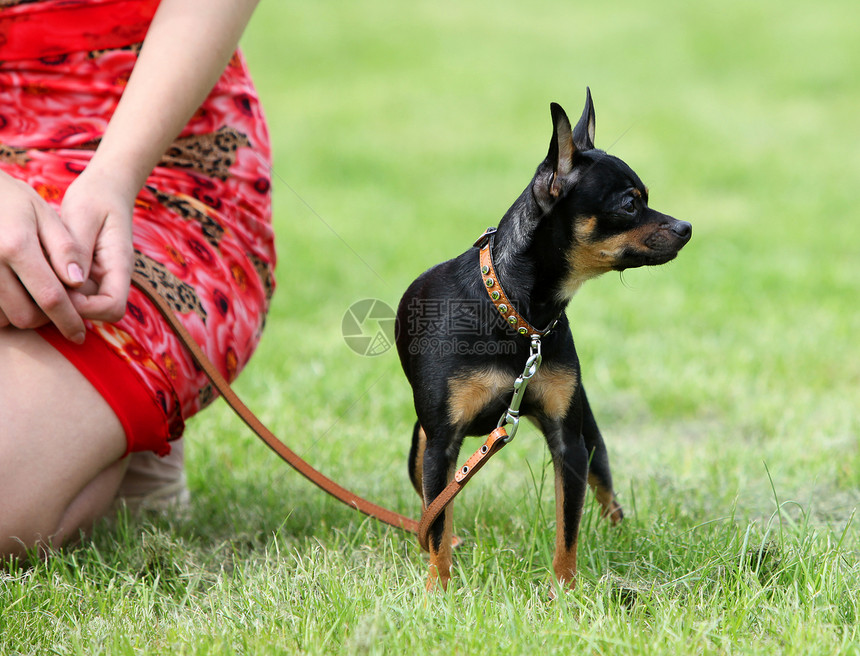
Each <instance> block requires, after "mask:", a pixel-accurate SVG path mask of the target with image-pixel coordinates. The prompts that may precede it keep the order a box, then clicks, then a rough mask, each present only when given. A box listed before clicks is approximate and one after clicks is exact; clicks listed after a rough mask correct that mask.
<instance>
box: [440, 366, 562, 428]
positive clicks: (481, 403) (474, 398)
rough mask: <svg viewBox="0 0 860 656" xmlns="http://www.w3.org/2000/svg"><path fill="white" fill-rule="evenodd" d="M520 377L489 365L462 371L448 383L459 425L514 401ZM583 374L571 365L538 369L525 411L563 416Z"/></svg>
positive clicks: (450, 408) (451, 412)
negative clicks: (516, 385)
mask: <svg viewBox="0 0 860 656" xmlns="http://www.w3.org/2000/svg"><path fill="white" fill-rule="evenodd" d="M515 379H516V376H514V375H513V374H511V373H510V372H509V371H502V370H500V369H496V368H492V367H485V368H481V369H477V370H473V371H470V372H464V373H460V374H458V375H456V376H454V377H452V378H451V380H450V381H449V383H448V417H449V419H450V421H451V423H452V424H453V425H455V426H466V425H468V424H470V423H472V422H473V421H474V420H475V419H476V418H477V417H478V416H480V415H481V414H482V413H483V412H485V411H487V410H488V409H490V408H492V407H493V406H502V407H504V405H505V404H506V403H507V402H508V401H509V400H510V397H511V394H512V392H513V388H514V381H515ZM578 383H579V377H578V376H577V373H576V371H575V370H574V369H572V368H570V367H562V366H552V365H547V366H544V367H541V368H540V369H538V371H537V373H536V374H535V375H534V376H533V377H532V378H531V380H530V381H529V383H528V387H527V388H526V395H525V400H524V414H535V413H540V414H543V415H545V416H546V417H548V418H549V419H553V420H559V419H561V418H563V417H564V416H565V415H566V414H567V411H568V408H569V407H570V404H571V400H572V399H573V395H574V393H575V392H576V386H577V384H578Z"/></svg>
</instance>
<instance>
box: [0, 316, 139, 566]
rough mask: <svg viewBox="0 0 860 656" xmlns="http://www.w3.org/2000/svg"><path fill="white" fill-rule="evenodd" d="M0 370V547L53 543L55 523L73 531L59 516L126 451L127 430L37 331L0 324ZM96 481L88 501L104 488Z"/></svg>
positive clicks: (96, 502) (11, 549)
mask: <svg viewBox="0 0 860 656" xmlns="http://www.w3.org/2000/svg"><path fill="white" fill-rule="evenodd" d="M0 371H2V372H3V373H2V375H3V378H4V379H5V383H6V384H4V385H2V386H0V553H4V554H9V553H16V554H17V553H20V552H21V550H22V548H23V547H24V546H26V547H32V546H34V545H35V544H36V543H37V542H42V543H44V544H48V545H52V544H54V541H55V539H54V534H55V533H56V532H57V531H58V530H59V529H60V528H62V529H63V533H64V534H71V533H74V532H75V531H76V527H71V526H70V527H61V521H62V520H63V517H64V516H66V513H67V512H68V511H69V508H70V507H71V506H72V504H73V503H74V502H75V501H76V500H77V499H78V497H79V496H80V495H81V493H82V492H84V491H85V490H86V489H87V488H88V486H90V485H91V483H92V482H93V481H94V480H96V479H97V478H98V477H99V476H100V475H101V474H102V472H104V471H105V470H106V469H108V468H109V467H110V466H111V465H112V464H113V463H115V462H117V461H118V460H119V458H120V457H121V456H122V454H123V453H124V452H125V434H124V432H123V429H122V425H121V424H120V422H119V420H118V419H117V417H116V415H114V413H113V411H112V410H111V409H110V407H109V406H108V405H107V403H106V402H105V401H104V399H102V398H101V396H100V395H99V393H98V392H97V391H96V390H95V388H93V387H92V385H90V383H89V381H87V379H86V378H85V377H84V376H83V375H82V374H81V373H80V372H78V370H77V369H76V368H75V367H74V366H73V365H71V364H70V363H69V362H68V361H67V360H66V359H65V358H64V357H63V356H61V355H60V354H59V353H58V352H57V351H56V350H55V349H54V348H53V347H51V346H50V345H49V344H48V343H47V342H45V341H44V340H43V339H42V338H41V337H39V335H38V334H37V333H35V332H33V331H21V330H16V329H12V328H0ZM116 485H117V486H118V485H119V481H118V480H117V481H116ZM99 489H100V490H101V495H99V494H97V495H94V496H92V498H90V499H89V503H90V504H94V505H93V507H95V506H97V505H100V504H102V503H103V501H104V499H103V498H102V496H103V495H104V494H107V493H108V491H109V490H108V489H107V488H105V487H104V486H102V487H101V488H99ZM113 491H114V492H115V488H114V490H113ZM79 503H80V502H79ZM79 514H80V515H81V516H87V515H88V513H87V512H83V513H79Z"/></svg>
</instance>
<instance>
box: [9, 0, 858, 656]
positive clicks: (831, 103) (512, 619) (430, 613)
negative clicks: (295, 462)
mask: <svg viewBox="0 0 860 656" xmlns="http://www.w3.org/2000/svg"><path fill="white" fill-rule="evenodd" d="M577 4H578V3H576V4H575V3H562V2H547V1H546V0H537V1H535V2H530V3H517V2H508V1H504V0H503V1H500V2H495V3H484V2H475V1H474V0H462V1H461V2H457V3H439V2H425V1H423V0H419V1H418V2H410V3H402V2H392V1H390V0H389V1H385V0H371V1H369V2H363V3H342V2H335V1H332V0H316V1H315V2H308V3H282V2H266V3H262V4H261V5H260V7H259V9H258V11H257V14H256V15H255V17H254V19H253V22H252V24H251V26H250V28H249V30H248V32H247V34H246V36H245V38H244V41H243V47H244V50H245V53H246V56H247V59H248V61H249V63H250V65H251V68H252V70H253V71H254V72H255V79H256V81H257V84H258V89H259V91H260V94H261V96H262V99H263V102H264V105H265V107H266V108H267V114H268V118H269V122H270V127H271V133H272V139H273V145H274V151H275V164H274V175H275V179H274V203H275V213H276V223H277V230H278V246H279V253H280V261H279V267H278V271H277V278H278V291H277V293H276V297H275V302H274V307H273V308H272V312H271V314H270V317H269V321H268V327H267V332H266V334H265V337H264V339H263V342H262V343H261V345H260V348H259V351H258V354H257V356H256V358H255V359H254V360H253V361H252V363H251V364H250V366H249V367H248V368H247V369H246V371H245V372H244V373H243V375H242V376H241V377H240V379H239V382H238V384H237V386H236V388H237V391H238V392H239V393H240V395H242V396H243V397H244V398H245V400H246V402H247V403H248V404H249V405H250V406H251V407H252V408H253V409H254V410H255V411H257V412H258V413H259V415H260V417H261V418H262V419H263V421H264V422H266V423H267V424H268V425H269V426H270V427H271V428H272V429H273V430H274V431H275V432H276V433H277V434H279V435H280V436H281V437H282V438H283V439H284V440H285V441H287V442H288V443H289V444H290V445H291V446H292V447H293V448H294V449H295V450H296V451H298V452H299V453H300V454H301V455H303V456H304V457H306V458H307V459H308V460H309V461H311V462H312V463H313V464H314V465H315V466H317V467H319V468H320V469H321V470H322V471H323V472H325V473H326V474H327V475H329V476H331V477H332V478H334V479H336V480H337V481H339V482H341V483H342V484H343V485H345V486H346V487H348V488H350V489H353V490H355V491H356V492H358V493H360V494H362V495H365V496H367V497H369V498H370V499H372V500H374V501H378V502H380V503H383V504H384V505H388V506H390V507H393V508H394V509H396V510H398V511H401V512H404V513H406V514H409V515H413V516H414V515H417V513H418V512H419V503H418V498H417V496H415V494H414V492H413V491H412V488H411V485H410V484H409V481H408V478H407V475H406V466H405V463H406V455H407V453H408V448H409V437H410V432H411V426H412V423H413V421H414V411H413V409H412V400H411V392H410V389H409V387H408V385H407V383H406V380H405V378H404V377H403V375H402V373H401V371H400V365H399V362H398V359H397V356H396V354H395V353H394V352H393V351H388V352H387V353H384V354H382V355H379V356H376V357H363V356H360V355H358V354H356V353H355V352H353V351H352V350H351V349H350V348H349V347H348V346H347V345H346V343H345V341H344V339H343V336H342V333H341V321H342V317H343V316H344V313H345V312H346V311H347V309H348V308H349V307H350V305H352V304H353V303H354V302H356V301H359V300H362V299H368V298H370V299H380V300H382V301H384V302H386V303H388V304H389V305H396V303H397V301H398V300H399V298H400V295H401V294H402V292H403V290H404V289H405V288H406V286H407V285H408V284H409V283H410V282H411V281H412V280H413V279H414V278H415V277H416V276H417V275H418V274H419V273H421V272H422V271H423V270H424V269H426V268H428V267H429V266H431V265H433V264H435V263H437V262H439V261H441V260H443V259H447V258H449V257H452V256H454V255H457V254H459V253H460V252H462V251H463V250H465V249H466V248H467V247H468V246H469V245H470V244H471V242H472V241H473V240H474V239H475V238H476V237H477V236H478V235H479V234H480V233H481V231H482V230H483V229H484V228H485V227H486V226H488V225H495V224H496V223H497V222H498V220H499V218H500V217H501V216H502V214H503V213H504V211H505V210H506V209H507V208H508V206H509V205H510V203H511V202H512V201H513V200H514V199H515V198H516V197H517V196H518V195H519V193H520V192H521V191H522V189H523V188H524V186H525V185H526V183H527V182H528V181H529V179H530V178H531V175H532V173H533V171H534V168H535V167H536V165H537V164H538V163H539V161H540V160H541V159H542V158H543V157H544V155H545V154H546V147H547V144H548V142H549V137H550V134H551V123H550V116H549V103H550V102H551V101H557V102H559V103H561V104H562V105H563V106H564V107H565V108H566V109H567V110H568V112H569V113H570V114H571V115H572V116H578V115H579V113H580V111H581V109H582V104H583V101H584V97H585V87H586V85H588V86H590V88H591V91H592V93H593V96H594V102H595V107H596V113H597V138H596V143H597V145H598V147H601V148H603V149H606V150H608V151H609V152H611V153H612V154H615V155H618V156H620V157H622V158H623V159H624V160H625V161H627V162H628V163H630V164H631V166H632V167H633V168H634V169H635V170H636V171H637V172H638V173H639V174H640V176H641V177H642V179H643V180H644V181H645V183H646V184H647V185H648V186H649V188H650V194H651V204H652V206H654V207H655V208H657V209H660V210H661V211H664V212H666V213H669V214H672V215H673V216H675V217H677V218H683V219H686V220H689V221H690V222H691V223H692V224H693V239H692V241H691V242H690V244H689V245H688V246H687V247H686V248H685V249H684V250H683V251H682V253H681V254H680V256H679V258H678V259H677V260H676V261H674V262H672V263H671V264H669V265H666V266H663V267H660V268H654V269H648V270H635V271H630V272H627V273H625V274H624V275H623V277H621V276H619V275H616V274H612V275H607V276H604V277H603V278H601V279H599V280H595V281H592V282H590V283H588V284H587V285H586V286H585V287H584V288H583V289H582V291H581V292H580V293H579V294H578V295H577V296H576V297H575V298H574V300H573V302H572V303H571V305H570V307H569V308H568V316H569V317H570V319H571V324H572V326H573V330H574V336H575V338H576V340H577V346H578V350H579V354H580V358H581V360H582V367H583V377H584V381H585V382H586V384H587V386H588V390H589V398H590V400H591V403H592V406H593V407H594V410H595V413H596V414H597V418H598V421H599V422H600V424H601V427H602V430H603V433H604V437H605V438H606V441H607V445H608V448H609V454H610V458H611V460H612V463H613V471H614V476H615V483H616V487H617V489H618V492H619V496H620V501H621V503H622V504H623V505H624V506H625V510H626V513H627V518H626V520H625V522H624V523H623V525H622V526H620V527H619V528H617V529H612V528H610V527H608V526H606V525H605V523H603V522H601V521H600V520H599V517H598V512H597V511H596V508H595V506H594V504H593V503H592V502H591V497H589V502H588V504H587V509H586V513H585V516H584V519H583V529H582V537H581V543H580V548H579V562H580V576H579V584H578V586H577V588H576V590H575V591H574V592H572V593H569V594H565V595H562V596H561V597H559V598H558V599H557V600H556V601H554V602H550V601H548V596H549V594H548V593H549V591H550V586H551V558H552V549H553V543H554V523H555V521H554V517H555V515H554V510H553V491H552V473H551V468H550V467H549V463H548V456H547V451H546V447H545V445H544V443H543V439H542V438H541V437H540V435H539V434H538V433H537V432H536V431H535V430H534V429H532V428H531V427H526V428H523V429H522V430H521V431H520V432H519V434H518V435H517V438H516V440H515V441H514V442H513V443H512V444H511V445H510V446H509V447H508V448H507V449H505V450H504V451H503V452H502V453H501V454H499V455H498V456H497V457H496V458H495V459H494V460H493V461H492V462H491V463H490V464H489V465H488V466H487V467H486V468H485V469H484V470H483V471H482V472H481V473H480V474H479V475H478V476H476V478H475V480H474V481H473V483H472V484H470V487H469V488H468V489H467V490H466V491H465V492H464V493H463V494H462V495H461V496H460V497H459V498H458V501H457V512H456V520H455V521H456V522H457V532H458V534H460V535H461V536H462V537H464V538H465V544H464V545H463V546H462V547H461V548H460V549H459V550H458V552H457V554H456V558H455V578H454V581H453V582H452V585H451V586H450V588H449V590H448V591H447V592H446V593H438V594H430V595H428V594H426V593H425V592H424V585H423V582H424V577H425V575H426V571H425V570H426V559H425V557H424V556H423V555H422V554H421V552H420V549H419V547H418V545H417V543H416V540H415V539H414V538H413V537H411V536H408V535H404V534H401V533H399V532H397V531H395V530H392V529H389V528H387V527H385V526H382V525H380V524H377V523H375V522H373V521H372V520H368V519H366V518H364V517H363V516H360V515H358V514H357V513H355V512H353V511H351V510H350V509H348V508H346V507H344V506H341V505H340V504H338V503H337V502H336V501H334V500H332V499H330V498H328V497H326V496H325V495H324V494H323V493H321V492H319V491H318V490H317V489H316V488H314V487H313V486H311V485H310V484H309V483H307V482H306V481H304V479H302V478H300V477H299V476H298V475H297V474H295V473H294V472H292V470H290V469H288V468H287V467H286V466H284V465H282V464H281V463H280V462H279V461H278V460H277V458H276V457H275V456H274V455H273V454H272V453H271V452H270V451H269V450H268V449H266V448H265V447H264V446H262V445H261V444H259V443H258V442H257V441H256V439H255V438H254V437H253V436H252V435H251V434H249V433H248V431H247V430H246V429H245V427H244V425H243V424H241V422H240V421H239V420H238V419H236V418H235V417H233V416H232V415H231V413H230V411H229V410H228V409H227V408H226V406H224V405H223V404H222V403H220V402H219V403H217V404H216V405H215V406H213V408H212V409H211V410H210V411H208V412H206V413H204V414H203V415H201V416H200V417H198V418H196V419H195V420H193V421H192V422H190V424H189V429H188V433H187V439H188V447H187V451H188V475H189V482H190V486H191V490H192V495H193V501H192V505H191V507H190V509H189V510H188V511H187V512H185V513H180V514H177V515H174V516H171V517H169V518H164V517H158V516H144V517H128V516H125V515H121V516H119V517H117V518H116V519H115V520H113V521H112V522H110V523H105V524H103V525H100V526H99V527H98V529H97V531H96V533H95V535H94V537H93V539H92V540H91V541H88V542H86V543H84V544H83V545H82V546H81V547H79V548H76V549H68V550H65V551H63V552H62V553H60V554H58V555H57V556H56V557H54V558H52V559H51V560H49V561H48V562H46V563H40V564H37V565H35V566H32V567H25V566H22V565H16V564H13V565H11V566H10V567H8V568H7V569H6V571H5V572H4V571H0V654H18V653H22V654H29V653H34V654H35V653H39V654H42V653H56V654H67V653H70V654H100V653H105V654H132V653H142V654H213V653H241V654H294V653H321V654H341V653H343V654H353V653H371V654H376V653H379V654H399V653H416V654H449V653H455V654H474V653H488V654H497V653H523V654H525V653H534V652H535V651H540V652H542V653H571V652H576V653H589V654H613V655H614V654H776V653H779V654H803V655H806V654H860V629H858V626H860V537H858V536H860V531H858V518H857V517H855V514H856V509H857V507H858V503H860V445H859V444H858V436H860V419H858V414H857V409H858V400H860V394H858V389H860V339H858V335H860V314H858V312H857V305H858V298H860V282H858V281H860V246H858V244H860V216H858V210H857V195H858V191H860V183H858V181H860V147H858V145H860V120H858V110H860V40H858V38H857V25H858V24H860V4H858V3H857V2H856V1H849V0H824V1H822V2H818V3H815V4H814V5H813V4H812V3H807V2H799V1H795V0H788V1H787V2H786V1H783V2H776V0H764V1H763V2H755V3H750V2H741V1H739V0H728V1H723V2H716V1H714V0H705V1H703V2H695V3H682V2H670V1H668V0H664V1H662V2H658V3H642V2H632V1H630V0H622V1H621V2H618V3H610V4H607V5H600V6H597V5H588V6H582V7H579V6H577ZM478 444H479V442H477V441H472V442H467V443H466V447H465V448H464V451H466V450H468V452H469V453H471V451H472V450H473V449H474V448H476V447H477V445H478ZM464 455H465V453H464Z"/></svg>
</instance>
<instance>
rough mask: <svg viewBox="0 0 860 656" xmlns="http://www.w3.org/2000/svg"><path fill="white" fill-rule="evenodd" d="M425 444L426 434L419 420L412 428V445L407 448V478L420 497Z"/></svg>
mask: <svg viewBox="0 0 860 656" xmlns="http://www.w3.org/2000/svg"><path fill="white" fill-rule="evenodd" d="M425 446H427V434H426V433H425V432H424V429H423V428H421V424H420V423H419V422H417V421H416V422H415V427H414V428H413V429H412V447H411V448H410V449H409V462H408V463H407V464H408V467H409V480H410V481H412V487H414V488H415V491H416V492H417V493H418V496H420V497H421V499H422V500H423V499H424V447H425Z"/></svg>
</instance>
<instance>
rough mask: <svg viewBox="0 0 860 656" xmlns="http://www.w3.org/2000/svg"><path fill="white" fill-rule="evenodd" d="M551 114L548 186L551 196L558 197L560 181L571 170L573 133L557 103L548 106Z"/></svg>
mask: <svg viewBox="0 0 860 656" xmlns="http://www.w3.org/2000/svg"><path fill="white" fill-rule="evenodd" d="M549 110H550V113H551V114H552V139H551V140H550V142H549V152H548V153H547V156H546V161H547V162H548V163H549V165H550V166H551V167H552V169H553V171H552V178H551V182H550V185H549V193H550V195H551V196H554V197H558V196H559V194H560V193H561V179H562V178H563V177H565V176H566V175H568V174H569V173H570V172H571V171H572V170H573V153H574V151H575V150H576V147H575V146H574V145H573V131H572V130H571V127H570V119H568V118H567V114H566V113H565V112H564V110H563V109H562V108H561V105H559V104H558V103H551V104H550V106H549Z"/></svg>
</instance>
